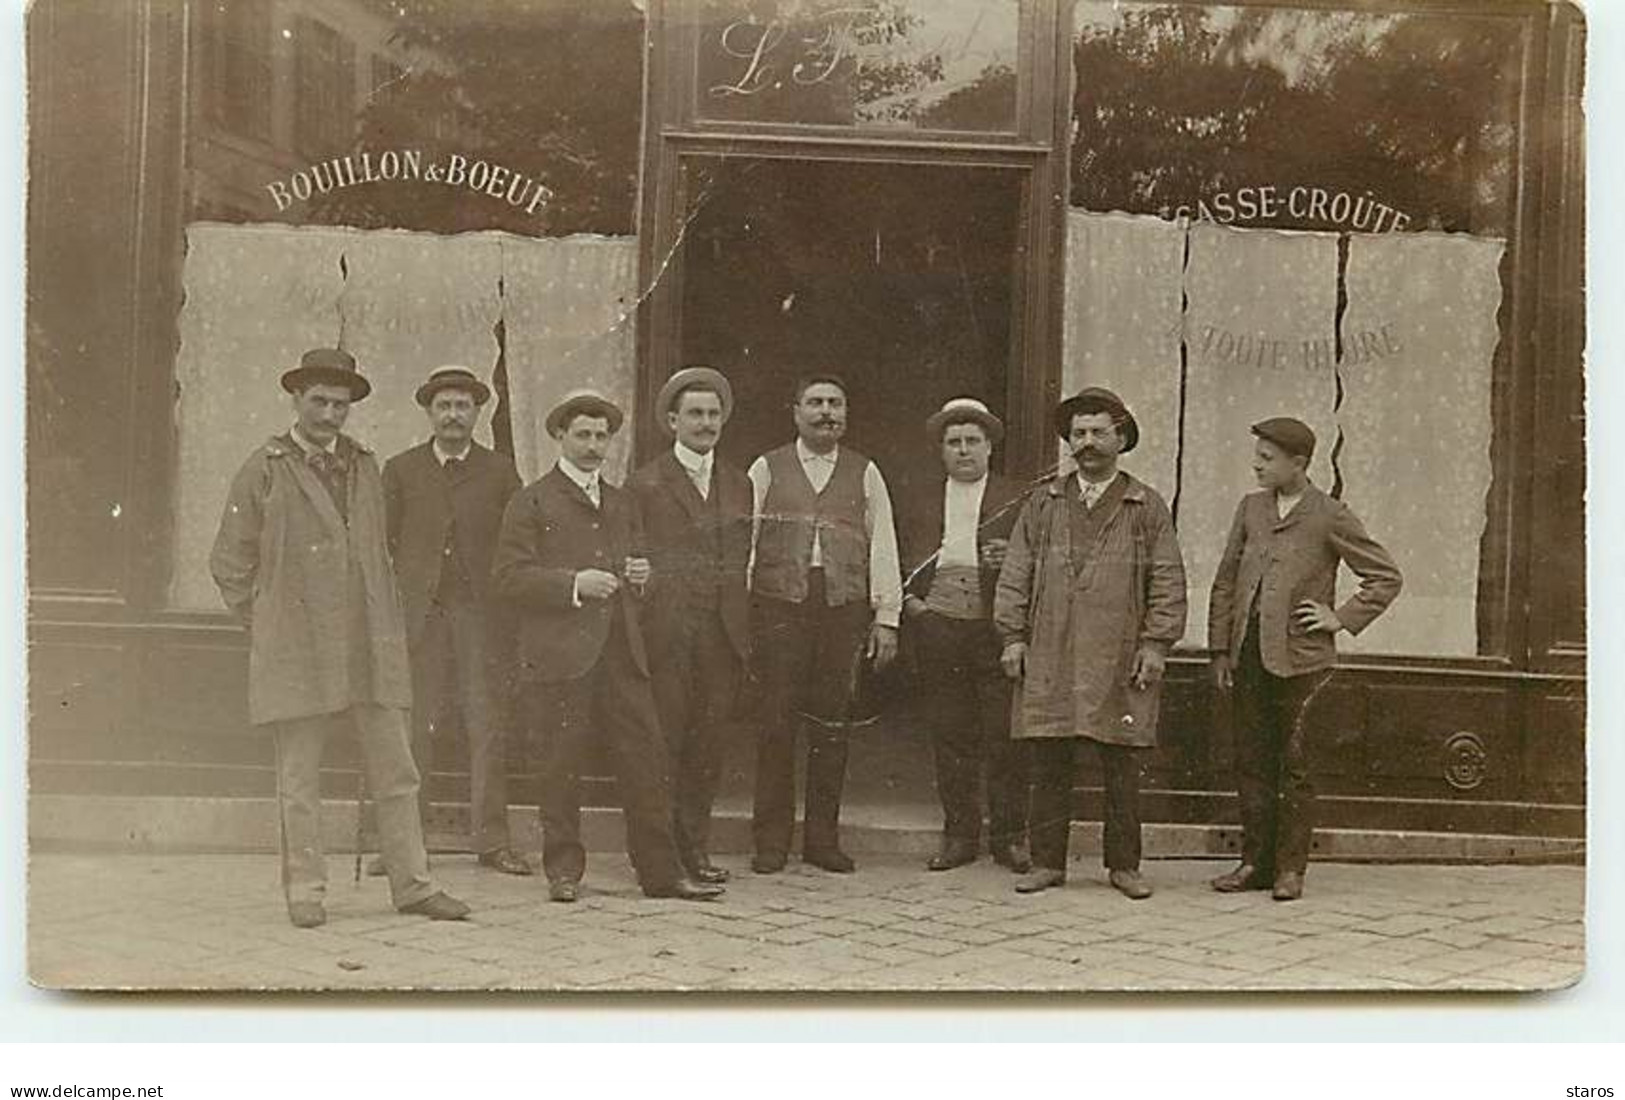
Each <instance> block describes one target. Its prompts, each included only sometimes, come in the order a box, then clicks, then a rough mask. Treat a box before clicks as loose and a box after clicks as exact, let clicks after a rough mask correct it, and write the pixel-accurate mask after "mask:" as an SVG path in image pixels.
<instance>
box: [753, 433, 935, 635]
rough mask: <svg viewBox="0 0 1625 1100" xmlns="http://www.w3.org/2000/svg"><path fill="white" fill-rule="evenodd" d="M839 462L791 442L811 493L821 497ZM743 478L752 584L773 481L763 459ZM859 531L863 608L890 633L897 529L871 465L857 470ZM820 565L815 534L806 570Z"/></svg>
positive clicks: (896, 615) (898, 593)
mask: <svg viewBox="0 0 1625 1100" xmlns="http://www.w3.org/2000/svg"><path fill="white" fill-rule="evenodd" d="M839 456H840V448H839V447H835V448H833V449H832V450H831V451H830V452H829V454H827V455H821V454H818V453H817V452H815V451H813V450H811V449H810V448H809V447H808V446H807V445H806V444H805V443H803V442H802V441H801V440H800V439H797V440H796V457H797V458H799V459H800V460H801V468H802V470H803V471H804V472H805V473H806V475H807V480H808V481H810V482H812V487H813V489H814V490H815V491H817V492H823V490H824V486H826V485H828V484H829V479H830V478H831V477H832V476H834V474H835V460H836V459H837V458H838V457H839ZM745 474H746V476H747V477H749V478H750V484H751V495H752V497H753V498H754V500H755V507H754V508H753V509H752V518H751V526H750V574H751V576H752V578H754V576H755V573H756V536H757V535H758V533H759V532H760V531H761V525H762V506H763V504H764V503H765V502H766V500H767V490H768V488H769V487H770V486H771V485H772V484H773V475H772V473H771V472H770V471H769V470H768V468H767V456H766V455H763V456H762V457H760V458H758V459H757V460H756V461H755V462H752V463H751V464H750V469H749V470H747V471H745ZM863 530H864V533H865V534H867V535H868V536H869V604H870V606H872V607H873V608H874V611H875V622H877V623H879V624H880V625H881V626H891V627H895V626H896V625H897V623H898V621H899V620H900V619H901V618H902V616H903V570H902V566H901V565H900V564H899V558H898V556H897V528H896V526H895V525H894V524H893V522H892V508H891V494H890V493H889V492H887V490H886V479H885V478H883V477H881V476H880V468H879V467H877V466H876V465H875V464H874V463H873V462H871V463H869V465H868V466H866V467H864V470H863ZM823 560H824V558H823V551H822V548H821V547H820V546H819V540H818V533H817V531H816V530H815V531H814V532H813V547H812V560H811V565H813V566H819V565H821V564H822V563H823Z"/></svg>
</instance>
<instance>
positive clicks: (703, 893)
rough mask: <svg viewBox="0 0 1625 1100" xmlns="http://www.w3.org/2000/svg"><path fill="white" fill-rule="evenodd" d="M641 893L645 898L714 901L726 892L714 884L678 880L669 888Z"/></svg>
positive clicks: (683, 879) (684, 879)
mask: <svg viewBox="0 0 1625 1100" xmlns="http://www.w3.org/2000/svg"><path fill="white" fill-rule="evenodd" d="M643 893H644V896H645V897H651V898H676V899H677V900H678V901H716V900H717V899H718V898H720V897H721V896H722V895H723V894H725V893H727V891H726V890H724V889H723V888H722V887H721V886H719V885H717V884H716V883H714V882H692V881H690V880H689V879H686V878H680V879H678V880H677V881H676V882H674V883H672V884H671V885H670V886H667V887H664V888H661V889H655V890H644V891H643Z"/></svg>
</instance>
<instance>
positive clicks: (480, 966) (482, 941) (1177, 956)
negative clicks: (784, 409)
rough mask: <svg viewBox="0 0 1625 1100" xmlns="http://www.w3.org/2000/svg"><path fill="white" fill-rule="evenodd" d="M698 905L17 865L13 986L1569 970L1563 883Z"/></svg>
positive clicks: (796, 888) (1563, 977) (1181, 981)
mask: <svg viewBox="0 0 1625 1100" xmlns="http://www.w3.org/2000/svg"><path fill="white" fill-rule="evenodd" d="M721 862H723V863H725V864H729V865H732V866H733V867H734V868H735V879H734V881H733V882H732V883H731V884H730V886H729V890H728V895H727V897H726V899H725V900H724V901H722V902H721V903H718V904H694V903H685V902H678V901H652V900H648V899H645V898H644V897H642V895H641V894H639V893H638V891H637V889H636V887H635V886H634V884H633V881H632V877H631V874H630V871H629V869H628V868H627V866H626V862H625V858H624V857H623V856H619V855H606V854H595V856H594V857H593V860H592V865H591V866H590V868H589V870H588V876H587V880H586V883H585V886H586V890H585V892H584V894H583V896H582V900H581V901H580V902H579V903H578V904H576V905H573V906H570V905H557V904H549V903H548V902H547V901H546V898H545V886H544V882H543V880H542V879H540V878H539V877H538V878H530V879H522V878H514V877H511V876H506V875H500V874H497V873H495V872H491V871H486V870H484V869H477V868H476V867H475V864H474V862H473V860H472V859H471V858H470V857H466V856H446V857H436V860H435V866H434V873H435V875H436V877H437V879H438V880H439V881H440V882H441V883H442V884H443V885H444V886H446V887H447V888H448V889H449V890H451V891H453V892H454V893H457V894H458V895H460V896H462V897H464V898H466V899H467V900H468V901H469V902H470V903H472V904H473V905H475V906H476V912H475V914H474V917H473V919H472V920H470V921H468V922H465V923H459V924H435V923H431V922H428V921H425V920H422V919H420V918H414V917H406V916H401V915H399V914H397V913H394V912H393V911H392V910H391V909H390V908H389V906H388V895H387V889H386V887H385V885H384V884H383V882H382V881H381V880H379V879H367V880H364V881H363V883H362V884H361V885H360V886H359V887H356V886H354V885H352V884H351V881H350V869H351V864H350V861H349V860H348V859H347V858H340V857H334V858H333V859H332V862H331V866H332V871H333V875H334V884H333V885H332V887H331V888H330V891H329V896H328V913H329V921H328V923H327V925H326V926H325V927H323V928H320V929H313V930H300V929H296V928H293V927H292V926H291V925H289V924H288V922H287V920H286V916H285V913H284V910H283V906H282V901H281V896H280V890H279V888H278V885H277V865H276V860H275V859H274V858H273V857H270V856H202V855H199V856H190V855H187V856H132V855H82V854H42V855H36V856H35V857H34V858H33V860H32V862H31V867H30V884H29V967H30V973H31V976H32V978H33V980H34V982H35V983H37V984H40V985H45V986H54V987H81V988H85V987H90V988H109V987H111V988H126V987H130V988H171V989H173V988H190V989H245V988H286V989H313V988H343V989H399V988H405V987H412V988H440V989H590V990H627V989H643V990H674V989H702V990H703V989H709V990H778V991H782V990H790V989H807V988H817V989H828V990H993V989H1031V990H1108V989H1134V990H1153V989H1161V990H1169V989H1182V990H1184V989H1197V990H1215V989H1269V990H1279V989H1425V990H1510V989H1548V988H1554V987H1559V986H1564V985H1567V984H1570V983H1572V982H1574V981H1575V980H1577V979H1578V978H1579V976H1580V973H1581V968H1582V966H1583V939H1584V930H1583V926H1582V920H1583V914H1582V910H1583V905H1584V902H1583V896H1584V872H1583V870H1582V869H1580V868H1577V867H1421V866H1371V865H1363V866H1356V865H1332V864H1324V865H1316V866H1315V867H1314V868H1312V869H1311V872H1310V875H1309V878H1308V886H1309V889H1308V893H1307V894H1306V895H1305V897H1304V899H1303V900H1302V901H1299V902H1295V903H1290V904H1282V903H1278V902H1273V901H1271V900H1270V898H1269V896H1268V895H1267V894H1260V893H1249V894H1241V895H1222V894H1217V893H1214V892H1213V891H1211V890H1209V889H1208V888H1207V886H1206V884H1205V880H1206V879H1207V878H1208V877H1209V876H1211V875H1213V874H1215V873H1217V872H1218V871H1219V870H1221V869H1223V867H1224V865H1222V864H1219V863H1215V862H1207V861H1195V860H1191V861H1154V862H1149V863H1148V864H1147V866H1146V868H1145V869H1146V871H1147V875H1148V877H1149V879H1150V880H1151V881H1152V882H1153V883H1154V884H1155V885H1156V887H1157V895H1156V897H1154V898H1152V899H1150V900H1149V901H1143V902H1130V901H1128V900H1127V899H1125V898H1122V897H1120V896H1119V895H1118V894H1117V893H1116V892H1114V891H1113V890H1111V889H1110V888H1109V887H1108V886H1106V884H1105V878H1104V872H1102V871H1101V870H1100V869H1099V868H1098V867H1095V866H1093V865H1092V864H1084V863H1076V864H1074V865H1073V868H1072V870H1071V872H1070V874H1071V877H1070V879H1069V881H1068V883H1067V885H1066V887H1065V888H1064V889H1062V890H1052V891H1048V892H1046V893H1043V894H1039V895H1035V896H1031V897H1023V896H1020V895H1017V894H1015V893H1014V892H1012V890H1011V888H1010V887H1011V881H1012V880H1011V876H1010V875H1009V874H1008V873H1006V872H1004V871H1002V870H1001V869H999V868H997V867H995V866H993V865H992V864H991V863H988V862H986V861H984V862H982V863H978V864H976V865H974V866H972V867H966V868H962V869H960V870H957V871H952V872H947V873H937V874H933V873H929V872H927V871H925V870H924V869H923V868H922V867H921V866H920V864H919V861H918V860H916V859H913V858H909V859H904V858H903V857H900V856H887V857H870V858H868V859H866V860H863V861H862V862H861V866H860V868H859V871H858V873H857V874H855V875H831V874H826V873H824V872H822V871H818V870H815V869H812V868H805V867H802V866H800V865H797V864H794V863H792V864H791V866H790V868H789V870H787V871H786V872H785V873H783V874H780V875H774V876H767V877H763V876H756V875H752V874H751V873H750V872H749V871H748V870H746V869H743V867H742V864H743V860H740V859H737V858H735V859H724V860H722V861H721Z"/></svg>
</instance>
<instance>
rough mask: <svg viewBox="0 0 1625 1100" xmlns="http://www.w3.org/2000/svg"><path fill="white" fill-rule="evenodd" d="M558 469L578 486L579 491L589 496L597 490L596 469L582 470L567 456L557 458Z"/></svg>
mask: <svg viewBox="0 0 1625 1100" xmlns="http://www.w3.org/2000/svg"><path fill="white" fill-rule="evenodd" d="M559 469H560V470H561V471H562V472H563V474H564V476H565V477H567V478H569V479H570V480H571V481H573V482H575V483H576V484H577V485H578V486H580V488H581V491H582V492H583V493H586V494H587V495H588V496H591V495H592V494H593V493H595V492H597V491H598V471H597V470H591V471H588V470H583V469H581V467H579V466H577V465H576V464H575V463H573V462H571V461H570V460H569V459H567V458H562V457H561V458H560V459H559Z"/></svg>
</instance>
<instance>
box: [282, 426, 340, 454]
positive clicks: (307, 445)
mask: <svg viewBox="0 0 1625 1100" xmlns="http://www.w3.org/2000/svg"><path fill="white" fill-rule="evenodd" d="M288 437H289V438H290V439H292V440H293V441H294V442H295V443H297V444H299V449H300V450H301V451H304V452H305V454H306V455H313V454H316V453H317V452H318V451H320V452H323V453H325V454H330V455H336V454H338V453H339V437H338V436H336V435H335V436H334V437H333V438H332V440H331V441H329V442H328V444H327V445H326V446H325V447H324V446H322V445H321V444H320V443H317V442H315V441H314V440H310V439H306V438H305V433H304V432H302V431H300V430H299V425H298V424H295V425H294V426H293V428H292V430H291V431H289V432H288Z"/></svg>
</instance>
